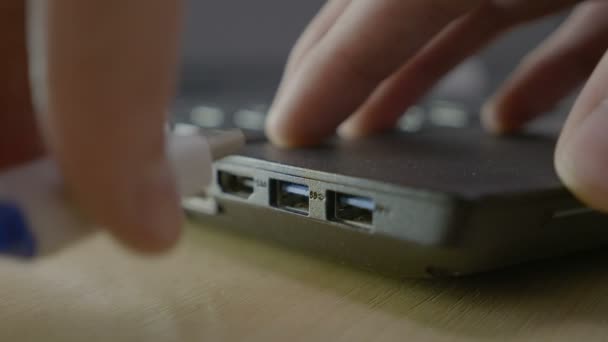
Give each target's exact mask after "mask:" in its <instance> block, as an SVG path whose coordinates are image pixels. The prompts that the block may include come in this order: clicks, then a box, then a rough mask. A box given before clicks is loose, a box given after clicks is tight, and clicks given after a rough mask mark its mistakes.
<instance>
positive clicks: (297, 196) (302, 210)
mask: <svg viewBox="0 0 608 342" xmlns="http://www.w3.org/2000/svg"><path fill="white" fill-rule="evenodd" d="M270 184H271V187H270V191H271V193H270V204H271V205H272V206H273V207H276V208H280V209H283V210H287V211H290V212H293V213H296V214H300V215H308V206H309V197H310V189H309V188H308V186H307V185H304V184H297V183H291V182H285V181H280V180H275V179H272V180H271V182H270Z"/></svg>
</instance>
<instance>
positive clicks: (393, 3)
mask: <svg viewBox="0 0 608 342" xmlns="http://www.w3.org/2000/svg"><path fill="white" fill-rule="evenodd" d="M478 2H479V1H475V0H467V1H448V0H445V1H432V2H426V1H401V0H384V1H372V0H368V1H354V2H352V3H351V4H350V6H348V8H347V9H346V10H345V11H344V13H343V14H342V15H341V16H340V18H339V19H338V20H337V22H336V24H335V25H334V26H333V27H332V28H331V29H330V30H329V32H328V33H327V34H326V36H325V37H324V39H323V40H322V41H321V42H319V43H318V44H317V45H316V46H315V48H314V49H313V50H312V51H309V52H308V54H307V55H306V59H305V60H303V61H302V62H301V63H300V66H299V68H298V70H297V71H296V72H295V73H294V74H293V76H292V79H291V80H290V81H289V82H288V84H286V85H285V87H284V88H283V90H282V92H281V94H280V96H279V97H278V98H277V99H276V100H275V103H274V105H273V107H272V109H271V112H270V116H269V119H268V122H267V131H268V134H269V137H270V138H271V139H272V140H273V141H274V142H275V143H278V144H282V145H302V144H313V143H316V142H318V141H319V140H321V139H323V138H325V137H327V136H329V135H331V134H333V133H334V132H335V128H336V127H337V126H338V124H339V123H340V122H342V121H343V120H344V119H345V118H346V117H347V116H348V115H350V114H351V113H352V112H353V111H354V110H355V109H357V108H358V107H359V106H360V105H361V104H362V103H363V101H365V99H366V98H367V97H368V96H369V94H371V92H372V91H373V90H374V89H375V88H376V87H377V86H378V85H379V84H380V83H381V82H382V81H383V80H385V79H386V78H387V77H389V76H390V75H391V74H392V73H393V72H395V71H396V70H397V69H398V68H399V67H400V66H401V65H402V64H403V63H404V61H405V60H407V59H408V58H410V57H411V56H413V55H414V54H415V53H416V52H417V51H418V50H419V49H420V48H421V47H422V46H423V45H424V44H425V43H426V42H427V41H428V40H429V39H431V38H432V37H433V36H434V35H435V34H436V33H437V32H439V31H440V30H441V29H443V28H444V27H445V26H446V25H447V24H449V23H450V22H451V21H453V20H454V19H455V18H457V17H459V16H461V15H462V14H464V13H465V12H467V11H468V10H469V9H470V8H472V7H474V6H476V5H477V3H478Z"/></svg>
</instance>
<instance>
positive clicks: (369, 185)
mask: <svg viewBox="0 0 608 342" xmlns="http://www.w3.org/2000/svg"><path fill="white" fill-rule="evenodd" d="M554 145H555V139H554V137H552V136H543V135H525V136H523V135H522V136H518V137H508V138H504V137H501V138H499V137H494V136H490V135H488V134H486V133H484V132H482V131H481V129H479V128H478V127H472V128H458V129H455V128H441V127H430V128H427V129H424V130H422V131H420V132H416V133H394V134H389V135H385V136H381V137H376V138H369V139H363V140H358V141H348V142H345V141H340V140H335V141H332V142H331V143H328V144H326V145H324V146H321V147H317V148H309V149H299V150H284V149H280V148H277V147H275V146H272V145H270V144H268V143H266V142H259V143H252V144H249V145H248V146H247V147H246V148H245V150H244V151H242V153H240V154H239V155H235V156H231V157H228V158H225V159H223V160H221V161H218V162H217V163H216V164H215V170H216V179H215V184H214V185H213V186H212V188H211V190H210V194H211V195H212V196H214V197H215V198H216V200H217V201H218V203H219V205H220V206H221V208H222V211H221V213H220V214H219V215H216V216H199V217H200V218H201V219H202V220H204V221H207V222H210V223H213V224H216V225H219V226H221V227H224V228H227V229H231V230H236V231H239V232H246V233H248V234H252V235H254V236H259V237H264V238H269V239H271V240H274V241H277V242H279V243H281V244H284V245H286V246H289V247H295V248H299V249H301V250H304V251H308V252H312V253H314V254H316V255H323V256H326V257H330V258H332V259H335V260H338V261H340V262H346V263H349V264H353V265H356V266H359V267H364V268H367V269H371V270H373V271H378V272H381V273H385V274H389V275H391V276H397V277H424V276H452V275H463V274H469V273H475V272H481V271H486V270H491V269H495V268H498V267H503V266H506V265H512V264H516V263H520V262H523V261H526V260H531V259H538V258H545V257H550V256H555V255H560V254H565V253H569V252H573V251H577V250H584V249H590V248H595V247H599V246H602V245H604V244H606V243H608V217H607V216H604V215H602V214H599V213H597V212H594V211H592V210H590V209H588V208H586V207H585V206H583V205H582V204H581V203H580V202H579V201H577V200H576V199H575V198H574V197H573V196H572V195H571V194H570V193H569V192H568V191H567V190H566V189H565V188H564V187H563V186H562V185H561V183H560V181H559V179H558V178H557V176H556V174H555V171H554V168H553V161H552V160H553V149H554ZM219 171H222V172H228V173H230V174H234V175H238V176H242V177H251V178H252V179H253V188H252V193H251V195H249V196H245V197H243V196H235V195H233V194H230V193H226V192H225V191H224V190H223V189H222V188H221V187H220V186H218V185H217V181H218V177H217V172H219ZM275 180H279V181H288V182H292V183H295V184H302V185H305V186H307V187H308V188H309V190H310V199H309V208H308V215H302V214H298V213H293V212H289V211H286V210H285V209H284V208H276V207H273V203H272V198H271V197H272V196H273V191H275V190H273V189H272V187H271V184H272V182H273V181H275ZM334 192H339V193H346V194H350V195H353V196H361V197H366V198H370V199H373V201H374V202H375V210H374V213H373V222H372V223H371V224H366V225H359V224H350V223H345V222H340V221H335V220H332V210H333V209H332V205H333V204H332V203H331V196H329V195H328V194H330V193H334ZM313 194H314V196H313Z"/></svg>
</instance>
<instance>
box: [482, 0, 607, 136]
mask: <svg viewBox="0 0 608 342" xmlns="http://www.w3.org/2000/svg"><path fill="white" fill-rule="evenodd" d="M607 18H608V2H594V3H587V4H583V5H581V6H579V8H578V9H577V10H576V11H574V13H573V14H572V15H571V16H570V18H569V19H568V20H567V21H566V23H564V24H563V25H562V27H561V28H560V29H559V30H558V31H557V32H556V33H555V34H553V35H552V36H551V37H550V38H549V39H548V40H547V41H546V42H545V43H543V44H542V45H541V46H540V47H539V48H538V49H537V50H536V51H534V52H533V53H531V54H530V55H529V56H528V57H526V58H525V59H524V61H523V62H522V63H521V65H520V66H519V67H518V68H517V70H516V72H515V73H514V75H513V76H512V77H511V78H510V80H509V81H508V82H506V83H505V85H504V86H503V87H502V89H501V90H500V91H499V92H498V93H497V95H496V96H495V97H494V99H493V100H491V101H489V102H488V104H487V105H486V106H485V108H484V111H483V121H484V123H485V125H486V126H487V127H488V128H489V129H490V130H492V131H495V132H502V133H507V132H512V131H516V130H518V129H520V128H521V127H522V126H523V125H524V124H526V123H527V122H528V121H530V120H532V119H534V118H535V117H537V116H539V115H541V114H543V113H546V112H548V111H550V110H552V109H553V108H554V107H555V106H556V105H557V104H558V103H559V101H560V100H562V99H563V98H565V97H566V96H567V95H568V94H570V93H571V92H572V91H574V90H575V89H576V88H577V87H578V86H580V85H581V84H582V83H583V82H584V81H585V80H586V79H587V78H588V77H589V75H590V74H591V72H592V71H593V69H594V68H595V67H596V65H597V63H598V62H599V60H600V59H601V57H602V54H603V52H604V50H605V48H606V47H607V46H608V38H607V37H608V20H606V19H607Z"/></svg>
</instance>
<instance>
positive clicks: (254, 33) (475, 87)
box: [176, 0, 563, 116]
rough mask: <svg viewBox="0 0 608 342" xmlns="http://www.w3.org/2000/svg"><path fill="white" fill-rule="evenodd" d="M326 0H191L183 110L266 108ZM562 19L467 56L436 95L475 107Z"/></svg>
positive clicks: (179, 107)
mask: <svg viewBox="0 0 608 342" xmlns="http://www.w3.org/2000/svg"><path fill="white" fill-rule="evenodd" d="M324 2H325V1H323V0H307V1H299V0H257V1H239V0H207V1H190V2H189V4H188V5H187V21H186V25H185V27H186V28H185V35H184V41H183V53H182V56H183V57H182V60H183V65H182V71H181V81H180V87H179V95H180V96H179V97H178V100H177V101H176V111H177V112H179V113H181V114H185V113H189V112H191V111H192V110H193V108H194V109H195V111H196V108H197V106H200V105H203V106H207V105H209V106H218V107H222V108H223V109H224V110H225V111H228V112H232V111H234V110H238V109H239V108H241V107H246V108H258V109H262V108H264V105H266V104H268V103H269V102H270V101H271V100H272V97H273V94H274V91H275V89H276V86H277V84H278V82H279V79H280V75H281V72H282V69H283V67H284V64H285V62H286V59H287V56H288V53H289V51H290V49H291V47H292V46H293V45H294V43H295V41H296V40H297V38H298V36H299V34H300V33H301V32H302V30H303V29H304V28H305V27H306V25H307V23H308V22H309V20H310V19H311V18H312V17H313V16H314V15H315V14H316V12H317V11H318V10H319V8H320V7H321V6H322V5H323V3H324ZM562 19H563V15H561V16H556V17H552V18H547V19H545V20H542V21H539V22H537V23H534V24H533V25H529V26H526V27H521V28H517V29H515V30H513V31H512V32H510V33H509V34H507V35H505V36H504V37H502V38H501V39H500V40H498V41H497V42H495V43H494V44H492V45H491V46H490V47H488V48H487V49H485V50H484V51H483V52H481V53H480V55H479V56H476V57H474V58H472V59H471V60H469V61H467V62H466V63H464V64H463V65H462V66H461V67H460V68H459V69H458V70H456V71H455V72H453V73H452V74H451V75H450V76H449V77H447V78H446V80H444V82H442V84H441V85H439V86H438V87H437V89H435V91H434V92H433V94H431V96H429V98H431V99H442V100H449V101H453V102H455V103H463V104H465V105H466V106H467V108H468V109H469V110H472V111H475V110H476V109H478V107H479V105H480V103H481V101H482V100H483V98H485V97H486V96H487V95H489V94H490V93H491V92H492V91H493V90H494V89H495V88H496V87H497V86H498V85H499V83H500V82H501V81H502V80H503V79H504V78H505V77H506V76H507V74H508V73H509V71H511V70H512V69H513V68H514V67H515V66H516V65H517V63H518V62H519V60H520V58H521V57H522V56H523V55H525V53H526V52H527V51H529V50H530V49H531V48H532V47H534V46H535V45H537V44H538V43H539V42H540V41H542V39H543V38H545V37H546V36H547V35H548V34H549V33H550V32H551V31H553V30H554V29H555V28H556V26H557V25H558V24H559V23H560V21H561V20H562ZM379 63H380V61H379ZM207 109H208V108H207ZM198 110H199V111H200V108H199V109H198ZM202 112H203V113H206V112H205V111H204V110H203V111H202ZM206 114H209V113H208V112H207V113H206ZM211 116H212V115H211Z"/></svg>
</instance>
